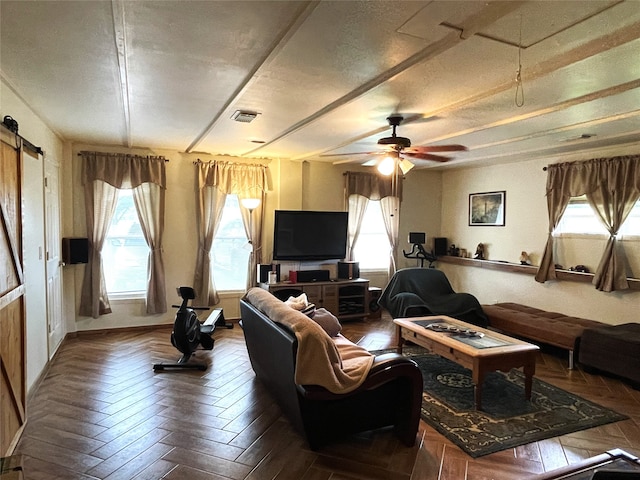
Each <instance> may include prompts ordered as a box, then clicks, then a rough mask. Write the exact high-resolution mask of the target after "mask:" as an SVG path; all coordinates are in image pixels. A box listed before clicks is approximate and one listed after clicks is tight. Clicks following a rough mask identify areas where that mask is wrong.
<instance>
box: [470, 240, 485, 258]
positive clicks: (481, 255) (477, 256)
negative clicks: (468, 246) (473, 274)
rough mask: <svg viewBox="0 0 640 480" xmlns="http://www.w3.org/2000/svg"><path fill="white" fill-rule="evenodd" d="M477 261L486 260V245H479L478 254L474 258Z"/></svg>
mask: <svg viewBox="0 0 640 480" xmlns="http://www.w3.org/2000/svg"><path fill="white" fill-rule="evenodd" d="M473 258H475V259H476V260H484V244H482V243H479V244H478V246H477V248H476V254H475V255H474V257H473Z"/></svg>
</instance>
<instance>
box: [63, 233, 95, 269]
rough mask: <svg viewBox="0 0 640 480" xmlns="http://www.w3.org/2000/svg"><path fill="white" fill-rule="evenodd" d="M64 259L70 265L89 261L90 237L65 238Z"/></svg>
mask: <svg viewBox="0 0 640 480" xmlns="http://www.w3.org/2000/svg"><path fill="white" fill-rule="evenodd" d="M62 261H63V262H64V263H66V264H68V265H75V264H77V263H89V239H88V238H67V237H65V238H63V239H62Z"/></svg>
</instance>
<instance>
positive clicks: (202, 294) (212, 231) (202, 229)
mask: <svg viewBox="0 0 640 480" xmlns="http://www.w3.org/2000/svg"><path fill="white" fill-rule="evenodd" d="M226 197H227V195H226V194H225V193H222V192H221V191H220V190H218V189H217V188H215V187H207V186H205V187H202V188H200V190H199V195H198V212H197V216H196V223H197V228H198V253H197V255H196V273H195V277H194V280H193V289H194V290H195V292H196V298H198V299H201V300H200V303H202V301H203V300H202V299H206V302H207V303H206V304H207V305H215V304H217V303H219V302H220V297H219V296H218V292H217V290H216V287H215V283H214V281H213V276H212V274H211V256H210V252H211V246H212V245H213V239H214V237H215V235H216V232H217V230H218V225H219V224H220V219H221V218H222V211H223V209H224V203H225V199H226Z"/></svg>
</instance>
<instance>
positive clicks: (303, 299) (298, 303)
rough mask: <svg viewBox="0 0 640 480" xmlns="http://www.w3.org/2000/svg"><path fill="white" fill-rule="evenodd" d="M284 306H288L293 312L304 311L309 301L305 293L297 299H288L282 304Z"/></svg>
mask: <svg viewBox="0 0 640 480" xmlns="http://www.w3.org/2000/svg"><path fill="white" fill-rule="evenodd" d="M284 303H285V304H286V305H289V306H290V307H291V308H293V309H294V310H304V309H305V308H307V306H308V305H309V300H308V299H307V294H306V293H301V294H300V295H298V296H297V297H293V296H291V297H289V298H287V300H286V301H285V302H284Z"/></svg>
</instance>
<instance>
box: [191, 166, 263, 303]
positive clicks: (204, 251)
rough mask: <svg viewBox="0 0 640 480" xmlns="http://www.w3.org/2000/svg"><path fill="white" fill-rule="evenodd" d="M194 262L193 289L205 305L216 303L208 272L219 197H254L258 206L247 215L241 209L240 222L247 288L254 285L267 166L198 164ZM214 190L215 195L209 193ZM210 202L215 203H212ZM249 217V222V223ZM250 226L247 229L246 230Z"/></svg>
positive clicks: (219, 213)
mask: <svg viewBox="0 0 640 480" xmlns="http://www.w3.org/2000/svg"><path fill="white" fill-rule="evenodd" d="M198 187H199V188H198V190H199V192H200V193H199V202H198V205H199V212H198V216H197V219H198V231H199V245H198V249H199V251H198V259H197V264H196V275H195V281H194V285H195V286H194V289H195V290H196V294H197V295H198V296H199V298H207V299H208V302H209V303H208V305H215V304H216V303H218V302H219V296H218V292H217V291H216V289H215V280H214V275H213V272H212V271H211V260H210V253H211V245H212V244H213V239H214V238H215V231H216V229H217V224H218V223H219V220H220V217H221V216H222V208H223V206H224V200H223V198H224V197H226V195H229V194H234V195H237V196H238V199H239V200H240V201H241V202H242V199H244V198H258V199H260V204H259V205H258V207H257V208H256V209H255V210H253V211H252V212H249V210H247V209H246V208H244V207H242V206H241V212H242V221H243V223H244V228H245V232H246V234H247V238H248V240H249V241H250V242H251V246H252V252H251V254H250V257H249V265H248V275H247V285H246V287H247V289H248V288H250V287H251V286H253V285H255V282H256V270H257V265H258V263H261V262H262V223H263V217H264V203H265V200H266V192H267V191H269V190H271V178H270V173H269V167H268V166H267V165H261V164H250V163H235V162H218V161H212V162H206V163H202V162H200V163H198ZM212 189H214V190H215V193H212V192H211V191H210V190H212ZM211 202H215V203H214V204H212V203H211ZM250 215H251V221H250V218H249V217H250ZM249 225H251V228H250V227H249Z"/></svg>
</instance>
